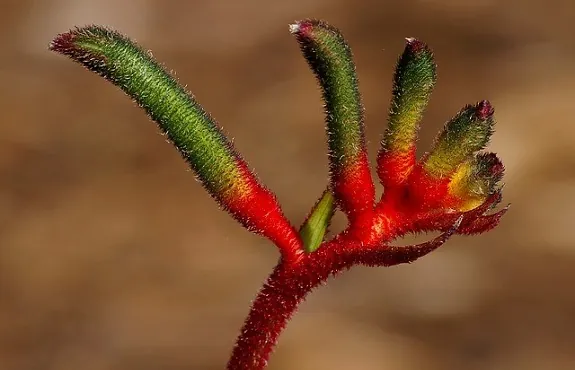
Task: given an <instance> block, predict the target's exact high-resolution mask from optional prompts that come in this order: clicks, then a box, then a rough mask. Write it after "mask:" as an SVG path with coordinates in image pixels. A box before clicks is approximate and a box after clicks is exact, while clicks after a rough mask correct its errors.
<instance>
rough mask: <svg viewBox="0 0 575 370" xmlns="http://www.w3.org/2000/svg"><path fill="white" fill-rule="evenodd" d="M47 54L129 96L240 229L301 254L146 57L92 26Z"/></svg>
mask: <svg viewBox="0 0 575 370" xmlns="http://www.w3.org/2000/svg"><path fill="white" fill-rule="evenodd" d="M50 49H51V50H54V51H56V52H59V53H61V54H64V55H66V56H68V57H70V58H71V59H73V60H74V61H76V62H78V63H80V64H82V65H83V66H84V67H86V68H87V69H89V70H91V71H93V72H95V73H97V74H99V75H100V76H102V77H104V78H106V79H107V80H109V81H110V82H112V83H113V84H115V85H116V86H118V87H120V88H121V89H122V90H123V91H124V92H125V93H126V94H127V95H129V96H130V97H131V98H132V99H133V100H134V101H135V102H136V103H137V104H138V105H139V106H140V107H142V108H143V109H144V110H145V111H146V112H147V113H148V115H149V116H150V117H151V118H152V120H154V121H155V122H156V123H157V124H158V126H159V127H160V129H161V131H162V132H163V133H164V134H165V135H166V136H167V137H168V139H169V140H170V141H171V142H172V143H173V144H174V145H175V146H176V148H177V149H178V151H179V152H180V153H181V155H182V156H183V157H184V158H185V160H186V161H187V162H188V163H189V165H190V166H191V168H192V169H193V170H194V171H195V172H196V174H197V176H198V178H199V180H200V181H201V183H202V184H203V185H204V187H205V188H206V189H207V190H208V192H209V193H210V194H211V195H212V197H214V198H215V199H216V201H217V202H218V203H219V204H220V205H221V206H222V208H224V209H225V210H226V211H228V212H229V213H230V214H231V215H232V216H233V217H234V218H235V219H236V220H237V221H239V222H240V223H241V224H242V225H243V226H245V227H246V228H248V229H249V230H251V231H253V232H255V233H258V234H261V235H264V236H266V237H268V238H269V239H271V240H272V241H273V242H274V243H276V245H277V246H278V247H279V248H280V250H282V252H283V254H284V256H285V257H286V258H287V257H288V256H291V257H293V256H295V255H297V254H298V253H301V240H300V239H299V236H298V234H297V231H296V230H295V229H294V228H293V227H292V226H291V224H290V223H289V221H288V220H287V219H286V218H285V217H284V215H283V213H282V211H281V208H280V206H279V204H278V202H277V200H276V198H275V196H274V195H273V194H272V193H271V192H270V191H269V190H268V189H267V188H265V187H264V186H263V185H261V184H260V183H259V181H258V180H257V178H256V176H255V174H254V173H253V172H252V171H250V169H249V168H248V165H247V164H246V162H245V161H244V160H243V159H242V158H241V156H240V155H239V154H238V153H237V152H236V150H235V149H234V148H233V146H232V144H231V142H230V141H229V140H228V139H227V138H226V137H225V136H224V134H223V133H222V130H221V129H220V128H219V126H218V125H217V123H216V121H215V120H214V119H213V118H212V117H211V116H210V114H209V113H207V112H206V111H205V110H204V109H203V108H202V106H200V104H199V103H198V102H197V101H196V99H195V98H194V97H193V96H192V95H191V94H189V93H188V92H187V91H186V90H185V89H184V88H183V87H182V86H181V85H180V84H178V82H177V81H176V80H175V79H174V77H172V76H171V75H170V74H169V73H167V72H166V71H165V70H164V68H163V67H162V66H160V65H159V64H158V63H157V62H156V61H155V60H154V59H153V57H152V56H151V54H149V53H148V52H146V51H144V50H143V49H141V48H140V47H139V46H137V45H136V44H135V43H134V42H132V41H131V40H129V39H128V38H126V37H124V36H123V35H121V34H119V33H118V32H115V31H111V30H108V29H106V28H103V27H97V26H89V27H85V28H77V29H75V30H72V31H70V32H67V33H63V34H61V35H59V36H58V37H56V38H55V39H54V41H53V42H52V44H51V45H50ZM291 257H290V258H291Z"/></svg>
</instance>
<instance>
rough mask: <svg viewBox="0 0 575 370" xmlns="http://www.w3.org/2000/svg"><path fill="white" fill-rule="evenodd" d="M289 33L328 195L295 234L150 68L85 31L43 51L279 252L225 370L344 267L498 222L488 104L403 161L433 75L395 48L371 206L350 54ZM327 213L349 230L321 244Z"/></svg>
mask: <svg viewBox="0 0 575 370" xmlns="http://www.w3.org/2000/svg"><path fill="white" fill-rule="evenodd" d="M290 31H291V32H292V34H293V35H294V36H295V37H296V40H297V41H298V43H299V45H300V48H301V50H302V52H303V55H304V57H305V58H306V60H307V62H308V64H309V66H310V67H311V69H312V71H313V73H314V74H315V76H316V77H317V80H318V82H319V84H320V86H321V90H322V95H323V99H324V102H325V111H326V112H325V113H326V131H327V137H328V150H329V156H328V159H329V165H330V174H329V184H328V186H327V188H326V190H325V191H324V193H323V194H322V195H321V196H320V197H319V200H318V201H317V203H316V204H315V205H314V206H313V207H312V210H311V211H310V212H309V214H308V217H307V218H306V219H305V221H304V223H303V225H302V226H301V227H300V229H299V233H298V232H297V231H296V229H295V228H294V227H293V226H292V225H291V224H290V222H289V221H288V220H287V219H286V218H285V216H284V215H283V213H282V211H281V208H280V205H279V204H278V202H277V200H276V197H275V195H274V194H273V193H272V192H271V191H270V190H268V189H267V188H266V187H265V186H264V185H262V184H260V182H259V181H258V180H257V178H256V175H255V174H254V173H253V172H252V171H251V170H250V169H249V168H248V165H247V163H246V162H245V161H244V160H243V159H242V157H241V156H240V154H239V153H238V152H237V151H236V150H235V149H234V148H233V146H232V144H231V141H230V140H228V139H227V138H226V137H225V136H224V134H223V131H222V130H221V129H220V128H219V126H218V125H217V123H216V122H215V120H214V119H213V118H212V117H211V115H209V114H208V113H207V112H206V111H205V110H204V109H203V108H202V107H201V106H200V105H199V103H198V102H197V101H196V100H195V98H194V97H193V96H192V95H191V94H189V93H188V92H187V91H186V90H185V89H184V88H183V87H181V86H180V85H179V84H178V83H177V81H176V80H175V79H174V78H173V77H172V76H170V75H169V74H168V73H167V72H165V70H164V69H163V68H162V67H161V66H160V65H159V64H158V63H157V62H156V61H155V60H154V59H153V58H152V57H151V54H149V53H147V52H145V51H144V50H143V49H141V48H140V47H138V46H137V45H135V44H134V43H133V42H132V41H130V40H129V39H128V38H126V37H124V36H122V35H120V34H119V33H117V32H113V31H109V30H106V29H104V28H101V27H94V26H93V27H86V28H82V29H76V30H73V31H71V32H68V33H65V34H62V35H59V36H58V37H57V38H56V39H55V40H54V41H53V43H52V44H51V46H50V47H51V49H52V50H54V51H57V52H60V53H62V54H65V55H67V56H69V57H70V58H72V59H73V60H75V61H77V62H79V63H81V64H82V65H84V66H85V67H86V68H88V69H90V70H92V71H94V72H96V73H98V74H99V75H101V76H103V77H105V78H106V79H108V80H109V81H111V82H112V83H114V84H116V85H118V86H119V87H120V88H122V89H123V90H124V91H125V92H126V93H127V94H128V95H129V96H130V97H131V98H132V99H133V100H135V101H136V102H137V103H138V104H139V105H140V106H141V107H142V108H143V109H145V110H146V112H147V113H148V115H149V116H150V117H151V118H152V119H153V120H154V121H155V122H156V123H157V124H158V126H159V128H160V130H161V131H162V132H164V133H165V134H166V135H167V137H168V138H169V139H170V141H171V142H172V143H173V144H174V145H175V146H176V148H177V149H178V150H179V151H180V153H181V154H182V156H183V157H184V158H185V159H186V161H187V162H188V163H189V164H190V167H191V168H192V169H193V170H194V171H195V172H196V174H197V176H198V178H199V179H200V181H201V183H202V184H203V185H204V187H205V188H206V189H207V190H208V191H209V193H210V194H211V195H212V196H213V197H214V199H215V200H216V201H217V202H218V203H219V204H220V205H221V206H222V208H224V209H225V210H227V211H228V212H229V213H230V214H231V215H232V216H233V217H234V218H235V219H236V220H238V221H239V222H240V223H241V224H242V225H243V226H244V227H246V228H247V229H248V230H250V231H252V232H255V233H258V234H261V235H264V236H266V237H267V238H269V239H270V240H271V241H272V242H273V243H274V244H275V245H276V246H277V247H278V248H279V250H280V252H281V254H282V258H281V259H280V262H279V263H278V265H277V266H276V267H275V269H274V271H273V272H272V274H271V275H270V277H269V279H268V281H267V282H266V284H265V285H264V287H263V288H262V290H261V291H260V293H259V295H258V296H257V298H256V299H255V301H254V302H253V305H252V308H251V311H250V313H249V315H248V317H247V319H246V321H245V323H244V326H243V328H242V331H241V333H240V336H239V337H238V340H237V342H236V346H235V347H234V349H233V352H232V355H231V358H230V360H229V362H228V369H230V370H232V369H233V370H260V369H263V368H265V367H266V365H267V362H268V358H269V355H270V353H271V352H272V350H273V348H274V346H275V344H276V342H277V339H278V337H279V335H280V333H281V331H282V330H283V328H284V327H285V325H286V323H287V322H288V320H289V319H290V318H291V317H292V315H293V313H294V312H295V310H296V309H297V307H298V305H299V303H300V302H301V301H302V300H303V299H305V297H306V296H307V294H308V293H309V292H310V291H311V290H312V289H314V288H315V287H317V286H318V285H320V284H322V283H323V282H325V281H326V280H327V278H328V277H329V276H332V275H337V274H338V273H340V272H342V271H344V270H346V269H348V268H351V267H352V266H355V265H367V266H392V265H397V264H401V263H411V262H413V261H415V260H417V259H418V258H420V257H422V256H424V255H426V254H428V253H430V252H431V251H433V250H435V249H437V248H439V247H440V246H441V245H443V244H444V243H445V242H446V241H447V240H448V239H449V237H450V236H451V235H453V234H455V233H459V234H466V235H470V234H478V233H482V232H485V231H487V230H490V229H492V228H494V227H495V226H496V225H497V224H498V223H499V221H500V220H501V217H502V216H503V215H504V214H505V212H507V209H508V207H505V208H503V209H502V210H500V211H498V212H495V213H489V212H491V210H492V209H493V208H495V206H497V204H499V202H500V201H501V198H502V195H501V188H502V186H501V185H500V181H501V180H502V177H503V173H504V167H503V164H502V162H501V161H500V160H499V158H498V157H497V156H496V155H495V154H494V153H488V152H481V151H482V150H483V149H484V148H485V146H486V145H487V143H488V141H489V138H490V136H491V135H492V133H493V126H494V123H495V121H494V119H493V115H494V109H493V107H492V106H491V104H490V103H489V102H488V101H485V100H483V101H480V102H479V103H477V104H474V105H467V106H465V107H464V108H463V109H462V110H461V111H460V112H459V113H457V114H456V115H455V116H454V117H453V118H452V119H451V120H449V121H448V122H447V123H446V125H445V128H444V129H443V130H442V132H441V133H440V134H439V135H438V137H437V139H436V141H435V144H434V146H433V148H432V149H431V150H430V151H429V152H428V153H427V154H425V155H424V156H423V158H421V159H419V160H418V159H417V158H416V155H415V153H416V140H417V130H418V126H419V122H420V120H421V118H422V115H423V112H424V110H425V108H426V106H427V103H428V101H429V96H430V94H431V91H432V90H433V87H434V85H435V80H436V66H435V61H434V58H433V54H432V52H431V50H430V49H429V48H428V47H427V46H426V45H425V44H424V43H423V42H421V41H419V40H416V39H413V38H411V39H407V44H406V47H405V50H404V52H403V54H402V55H401V57H400V58H399V61H398V63H397V67H396V71H395V76H394V85H393V86H394V87H393V97H392V102H391V107H390V111H389V125H388V128H387V130H386V132H385V134H384V135H383V138H382V140H381V148H380V150H379V153H378V158H377V174H378V176H379V179H380V181H381V183H382V184H383V185H384V193H383V195H382V197H381V199H380V200H379V201H378V202H377V203H376V202H375V190H374V184H373V180H372V178H371V174H370V168H369V163H368V160H367V158H368V156H367V151H366V144H365V137H364V118H363V106H362V104H361V96H360V93H359V87H358V80H357V76H356V72H355V64H354V63H353V59H352V54H351V51H350V48H349V46H348V44H347V43H346V41H345V39H344V38H343V36H342V35H341V33H340V32H339V30H337V29H336V28H334V27H332V26H330V25H328V24H326V23H325V22H322V21H316V20H304V21H301V22H297V23H295V24H293V25H291V26H290ZM336 208H339V209H340V210H341V211H343V212H344V213H345V214H346V216H347V217H348V221H349V224H348V227H347V228H346V229H345V230H344V231H343V232H341V233H339V234H337V235H335V236H334V237H333V238H331V239H329V240H325V237H326V235H327V228H328V226H329V223H330V220H331V218H332V216H333V215H334V212H335V210H336ZM422 231H440V232H441V235H439V236H438V237H437V238H435V239H433V240H431V241H428V242H425V243H422V244H418V245H412V246H406V247H397V246H390V245H389V241H391V240H393V239H395V238H397V237H398V236H401V235H403V234H406V233H417V232H422Z"/></svg>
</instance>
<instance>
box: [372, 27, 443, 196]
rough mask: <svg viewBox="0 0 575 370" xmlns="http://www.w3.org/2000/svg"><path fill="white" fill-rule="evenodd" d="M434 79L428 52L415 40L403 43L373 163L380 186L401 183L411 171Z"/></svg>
mask: <svg viewBox="0 0 575 370" xmlns="http://www.w3.org/2000/svg"><path fill="white" fill-rule="evenodd" d="M436 79H437V72H436V65H435V61H434V57H433V53H432V52H431V50H430V49H429V48H428V47H427V45H425V44H424V43H423V42H421V41H419V40H416V39H413V38H409V39H407V44H406V45H405V50H404V51H403V54H402V55H401V57H400V58H399V60H398V62H397V66H396V69H395V76H394V79H393V92H392V95H393V97H392V100H391V107H390V111H389V124H388V128H387V130H386V132H385V135H384V137H383V140H382V142H381V149H380V151H379V154H378V160H377V173H378V175H379V178H380V180H381V182H382V184H383V185H384V186H389V185H394V184H400V183H403V182H405V180H406V179H407V177H408V176H409V174H410V172H411V171H412V170H413V167H414V165H415V162H416V159H415V151H416V148H415V144H416V139H417V131H418V128H419V122H420V121H421V118H422V116H423V112H424V110H425V108H426V107H427V104H428V102H429V97H430V96H431V92H432V91H433V87H434V86H435V81H436Z"/></svg>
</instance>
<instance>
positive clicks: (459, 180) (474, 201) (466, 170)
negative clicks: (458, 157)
mask: <svg viewBox="0 0 575 370" xmlns="http://www.w3.org/2000/svg"><path fill="white" fill-rule="evenodd" d="M503 172H504V167H503V164H502V163H501V161H500V160H499V158H497V156H496V155H495V154H494V153H480V154H477V155H476V156H474V157H473V158H471V159H469V160H466V161H465V162H463V163H462V164H460V165H459V167H458V168H457V169H456V170H455V172H454V173H453V175H452V176H451V179H450V182H449V185H448V193H449V195H450V197H452V198H453V200H454V202H455V204H456V208H457V210H458V211H461V212H466V211H470V210H472V209H475V208H477V207H479V206H480V205H481V204H483V203H484V202H485V200H487V198H488V197H489V196H491V195H492V194H493V193H494V192H495V191H496V188H497V186H498V184H499V182H500V181H501V179H502V177H503Z"/></svg>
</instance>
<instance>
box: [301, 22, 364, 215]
mask: <svg viewBox="0 0 575 370" xmlns="http://www.w3.org/2000/svg"><path fill="white" fill-rule="evenodd" d="M290 31H291V32H292V34H294V35H295V37H296V39H297V41H298V43H299V44H300V48H301V50H302V53H303V55H304V57H305V59H306V60H307V62H308V64H309V66H310V68H311V69H312V71H313V72H314V74H315V75H316V77H317V79H318V81H319V84H320V86H321V89H322V92H323V100H324V102H325V111H326V123H327V127H326V130H327V135H328V147H329V161H330V176H331V185H332V189H333V192H334V195H335V197H336V199H337V201H338V204H339V205H340V206H341V209H342V211H343V212H345V213H346V214H347V215H348V216H349V217H350V218H351V221H352V222H353V220H354V219H355V218H356V216H358V215H359V214H362V213H364V212H366V211H369V210H371V209H373V203H374V198H375V187H374V185H373V181H372V179H371V173H370V169H369V163H368V158H367V151H366V145H365V134H364V122H363V106H362V103H361V96H360V93H359V88H358V80H357V75H356V72H355V64H354V62H353V56H352V54H351V50H350V48H349V46H348V44H347V43H346V41H345V40H344V38H343V36H342V35H341V33H340V32H339V30H338V29H336V28H335V27H332V26H330V25H328V24H327V23H325V22H322V21H318V20H304V21H300V22H297V23H295V24H292V25H291V26H290Z"/></svg>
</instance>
